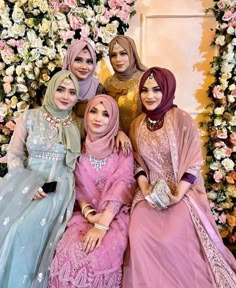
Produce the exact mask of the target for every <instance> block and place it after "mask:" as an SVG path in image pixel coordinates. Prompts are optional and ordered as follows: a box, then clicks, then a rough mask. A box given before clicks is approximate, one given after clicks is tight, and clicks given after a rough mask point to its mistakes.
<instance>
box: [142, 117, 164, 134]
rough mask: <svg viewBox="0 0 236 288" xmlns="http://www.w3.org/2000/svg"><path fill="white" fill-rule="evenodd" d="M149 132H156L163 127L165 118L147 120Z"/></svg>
mask: <svg viewBox="0 0 236 288" xmlns="http://www.w3.org/2000/svg"><path fill="white" fill-rule="evenodd" d="M145 121H146V124H147V128H148V130H149V131H156V130H158V129H160V128H161V127H162V126H163V123H164V117H163V118H161V119H158V120H152V119H150V118H148V117H146V119H145Z"/></svg>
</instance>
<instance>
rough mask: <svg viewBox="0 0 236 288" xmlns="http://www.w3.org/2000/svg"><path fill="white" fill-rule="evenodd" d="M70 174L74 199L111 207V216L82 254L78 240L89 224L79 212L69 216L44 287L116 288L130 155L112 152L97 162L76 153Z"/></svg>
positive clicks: (128, 199)
mask: <svg viewBox="0 0 236 288" xmlns="http://www.w3.org/2000/svg"><path fill="white" fill-rule="evenodd" d="M75 177H76V192H77V199H79V200H86V201H87V202H88V203H91V204H92V205H93V207H94V208H96V209H97V211H98V212H101V211H103V209H104V208H108V209H111V210H112V211H113V213H114V215H115V218H114V219H113V221H112V223H111V225H110V229H109V231H108V232H107V233H106V235H105V237H104V238H103V241H102V244H101V245H100V247H99V248H96V249H94V250H93V251H92V252H90V253H89V254H86V253H85V252H84V251H83V250H82V241H83V237H84V235H85V234H86V233H87V231H88V230H89V229H91V228H92V227H93V225H92V224H90V223H88V221H87V220H86V219H85V218H84V216H83V215H82V214H81V212H76V213H75V214H74V216H73V217H72V219H71V221H70V222H69V225H68V228H67V230H66V232H65V234H64V235H63V237H62V239H61V241H60V242H59V245H58V247H57V250H56V255H55V257H54V260H53V262H52V265H51V268H50V285H49V287H50V288H65V287H66V288H75V287H76V288H85V287H86V288H104V287H107V288H119V287H121V282H122V269H121V267H122V264H123V257H124V251H125V250H126V246H127V242H128V222H129V206H130V204H131V201H132V195H133V188H134V178H133V158H132V155H130V156H129V157H124V156H123V154H121V153H120V154H117V153H113V154H111V155H110V156H108V157H107V158H106V159H105V160H104V161H100V162H99V160H96V159H94V158H92V159H91V158H90V157H89V156H87V155H86V154H82V156H80V159H79V162H78V163H77V167H76V171H75Z"/></svg>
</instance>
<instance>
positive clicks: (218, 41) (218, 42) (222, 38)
mask: <svg viewBox="0 0 236 288" xmlns="http://www.w3.org/2000/svg"><path fill="white" fill-rule="evenodd" d="M215 43H216V45H220V46H223V45H224V44H225V36H224V35H219V36H218V37H217V38H216V40H215Z"/></svg>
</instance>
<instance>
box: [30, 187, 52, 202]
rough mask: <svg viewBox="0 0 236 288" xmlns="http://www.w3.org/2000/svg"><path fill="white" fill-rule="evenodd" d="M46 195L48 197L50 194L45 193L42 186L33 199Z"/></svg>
mask: <svg viewBox="0 0 236 288" xmlns="http://www.w3.org/2000/svg"><path fill="white" fill-rule="evenodd" d="M45 197H48V194H47V193H45V192H44V191H43V189H42V188H41V187H39V189H38V191H37V192H36V193H35V194H34V196H33V198H32V200H40V199H43V198H45Z"/></svg>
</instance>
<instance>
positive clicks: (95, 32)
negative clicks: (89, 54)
mask: <svg viewBox="0 0 236 288" xmlns="http://www.w3.org/2000/svg"><path fill="white" fill-rule="evenodd" d="M98 32H99V29H98V27H95V28H94V30H93V41H95V42H96V41H97V40H98Z"/></svg>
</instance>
